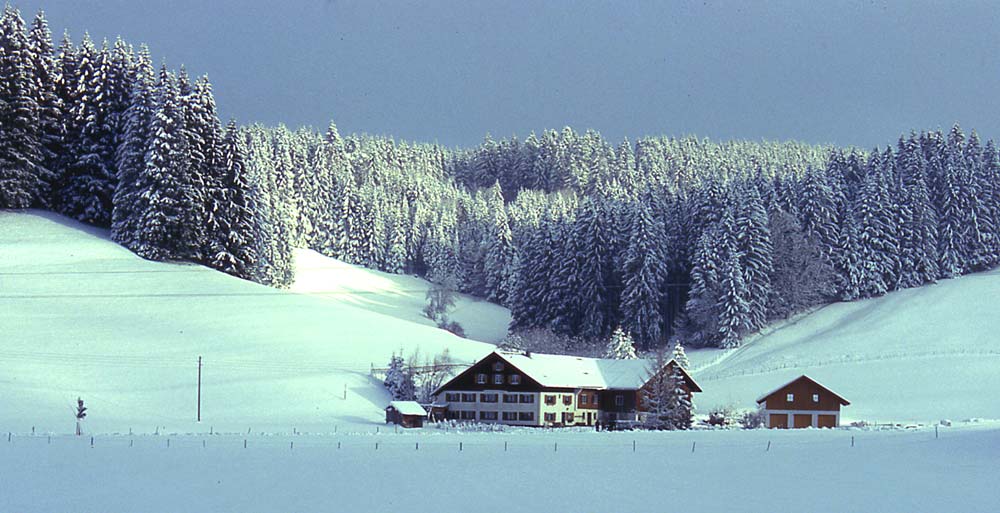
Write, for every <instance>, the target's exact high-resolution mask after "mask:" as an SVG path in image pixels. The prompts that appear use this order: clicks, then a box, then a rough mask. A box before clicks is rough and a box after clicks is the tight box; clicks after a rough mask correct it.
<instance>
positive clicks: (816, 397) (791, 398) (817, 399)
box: [785, 394, 819, 403]
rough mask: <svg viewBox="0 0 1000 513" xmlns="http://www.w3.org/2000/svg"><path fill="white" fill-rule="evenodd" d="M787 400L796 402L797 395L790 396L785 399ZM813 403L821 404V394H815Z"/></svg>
mask: <svg viewBox="0 0 1000 513" xmlns="http://www.w3.org/2000/svg"><path fill="white" fill-rule="evenodd" d="M785 400H787V401H788V402H790V403H793V402H795V394H788V396H787V397H785ZM813 402H814V403H818V402H819V394H813Z"/></svg>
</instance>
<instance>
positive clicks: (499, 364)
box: [493, 362, 503, 372]
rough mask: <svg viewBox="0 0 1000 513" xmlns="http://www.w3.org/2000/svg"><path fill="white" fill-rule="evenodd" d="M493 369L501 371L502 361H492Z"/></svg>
mask: <svg viewBox="0 0 1000 513" xmlns="http://www.w3.org/2000/svg"><path fill="white" fill-rule="evenodd" d="M493 370H494V371H496V372H500V371H502V370H503V362H497V363H494V364H493Z"/></svg>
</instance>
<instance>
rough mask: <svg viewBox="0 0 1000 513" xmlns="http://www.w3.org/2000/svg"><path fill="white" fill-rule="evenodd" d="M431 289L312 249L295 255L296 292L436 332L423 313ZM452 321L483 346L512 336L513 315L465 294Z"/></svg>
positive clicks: (458, 298)
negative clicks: (511, 321)
mask: <svg viewBox="0 0 1000 513" xmlns="http://www.w3.org/2000/svg"><path fill="white" fill-rule="evenodd" d="M430 288H431V284H430V283H429V282H428V281H426V280H423V279H420V278H418V277H416V276H406V275H400V274H389V273H383V272H379V271H373V270H371V269H366V268H364V267H361V266H357V265H351V264H345V263H344V262H341V261H339V260H337V259H334V258H330V257H327V256H323V255H321V254H319V253H317V252H315V251H312V250H309V249H298V250H295V283H293V284H292V286H291V289H290V290H292V291H293V292H300V293H303V294H313V295H317V296H320V297H324V298H327V299H330V300H334V301H337V302H339V303H340V304H345V305H351V306H357V307H360V308H364V309H365V310H371V311H373V312H378V313H381V314H385V315H389V316H392V317H396V318H398V319H402V320H404V321H409V322H414V323H417V324H423V325H425V326H435V324H434V322H433V321H431V320H430V319H428V318H427V317H425V316H424V315H423V314H422V313H421V312H422V311H423V308H424V305H426V304H427V299H426V295H427V291H428V290H429V289H430ZM448 317H449V318H450V319H452V320H454V321H457V322H458V323H459V324H461V325H462V328H463V329H464V330H465V335H466V336H467V337H469V338H471V339H473V340H481V341H483V342H493V343H496V342H500V341H501V340H503V338H504V337H505V336H506V335H507V326H508V325H510V310H508V309H506V308H503V307H502V306H499V305H496V304H493V303H490V302H489V301H485V300H482V299H479V298H476V297H473V296H469V295H466V294H457V295H456V300H455V307H454V308H452V309H451V310H449V311H448Z"/></svg>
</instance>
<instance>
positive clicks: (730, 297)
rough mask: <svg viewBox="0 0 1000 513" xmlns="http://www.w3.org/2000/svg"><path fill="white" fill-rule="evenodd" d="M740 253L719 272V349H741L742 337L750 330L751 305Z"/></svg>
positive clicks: (734, 254) (733, 255)
mask: <svg viewBox="0 0 1000 513" xmlns="http://www.w3.org/2000/svg"><path fill="white" fill-rule="evenodd" d="M739 258H740V255H739V253H731V254H730V255H729V258H728V259H726V261H725V262H724V263H723V266H722V268H721V269H720V270H719V271H720V272H719V275H720V278H721V291H720V292H721V296H720V297H719V299H718V302H717V303H716V307H717V309H718V312H719V333H718V340H719V347H722V348H727V349H731V348H734V347H739V345H740V337H742V336H743V334H745V333H746V332H747V331H748V330H749V328H750V303H749V301H748V300H747V297H748V293H747V292H748V291H747V287H746V283H745V282H744V281H743V269H742V268H741V267H740V260H739Z"/></svg>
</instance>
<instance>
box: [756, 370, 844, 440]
mask: <svg viewBox="0 0 1000 513" xmlns="http://www.w3.org/2000/svg"><path fill="white" fill-rule="evenodd" d="M762 403H763V411H764V419H765V422H766V424H767V427H769V428H807V427H837V426H839V425H840V407H841V406H847V405H849V404H851V403H850V402H848V401H847V399H844V398H843V397H841V396H839V395H837V394H836V393H834V392H833V391H831V390H830V389H829V388H826V387H825V386H823V385H821V384H819V383H817V382H816V381H815V380H814V379H812V378H810V377H809V376H806V375H802V376H799V377H798V378H795V379H793V380H792V381H790V382H788V383H786V384H784V385H781V386H780V387H779V388H778V389H777V390H775V391H773V392H770V393H768V394H765V395H763V396H761V397H760V399H757V404H758V405H759V404H762Z"/></svg>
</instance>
